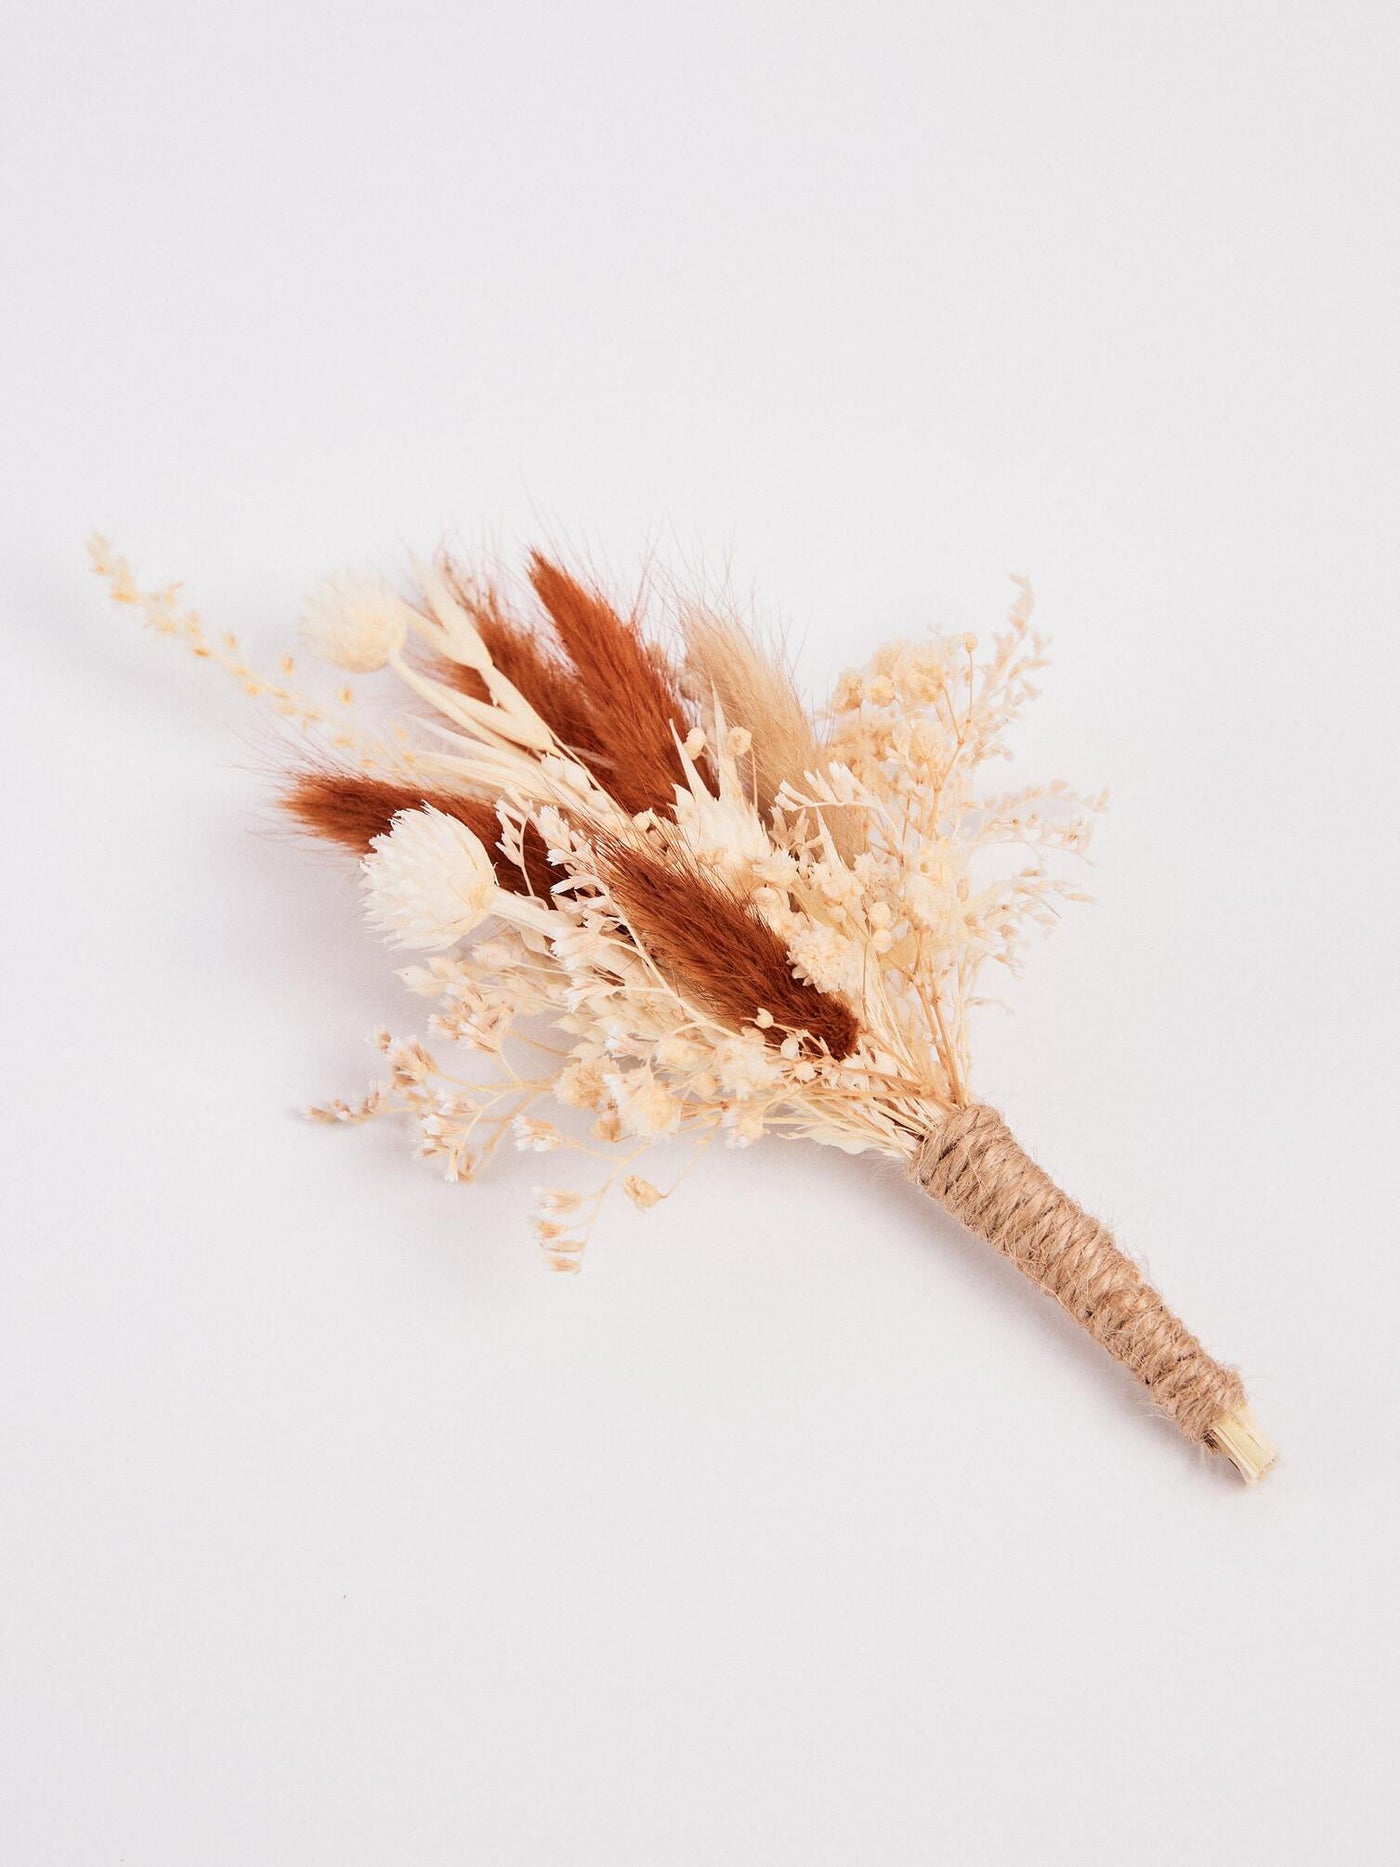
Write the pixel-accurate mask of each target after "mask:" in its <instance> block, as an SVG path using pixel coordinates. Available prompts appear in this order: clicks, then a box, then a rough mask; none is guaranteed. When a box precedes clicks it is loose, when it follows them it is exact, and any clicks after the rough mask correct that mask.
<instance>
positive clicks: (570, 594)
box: [530, 552, 708, 816]
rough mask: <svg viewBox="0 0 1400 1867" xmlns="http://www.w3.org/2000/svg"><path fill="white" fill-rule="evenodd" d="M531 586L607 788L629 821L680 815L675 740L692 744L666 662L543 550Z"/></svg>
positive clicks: (682, 777)
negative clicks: (567, 671)
mask: <svg viewBox="0 0 1400 1867" xmlns="http://www.w3.org/2000/svg"><path fill="white" fill-rule="evenodd" d="M530 582H531V583H532V584H533V586H534V589H535V594H536V596H538V597H539V599H540V602H541V603H542V604H543V605H544V608H545V610H546V612H547V614H548V616H549V619H550V621H551V623H552V624H553V625H554V632H555V634H556V635H557V636H558V638H559V642H560V645H561V647H562V648H563V650H564V653H565V654H566V655H567V656H568V658H569V661H570V662H571V663H572V665H573V669H574V672H575V674H576V675H577V679H578V685H579V688H580V689H581V691H582V693H583V696H584V698H585V701H586V704H587V707H588V713H589V716H590V718H591V719H592V721H593V723H594V728H595V731H596V733H597V737H598V742H599V744H600V745H601V746H602V747H603V748H604V749H605V759H604V770H603V771H602V772H600V773H599V780H600V782H601V783H602V784H603V785H604V786H605V787H606V789H607V790H608V792H609V793H610V795H611V796H612V797H614V798H615V799H616V800H617V802H618V804H620V805H621V807H622V809H623V810H625V811H626V812H627V813H628V814H629V816H630V815H635V814H636V813H637V812H639V811H644V810H654V811H656V812H657V814H658V815H660V816H671V815H673V814H674V810H675V790H676V786H677V785H681V786H682V787H683V786H684V785H685V784H686V782H687V780H686V774H685V769H684V766H683V764H682V762H681V758H680V755H679V753H678V751H677V748H676V740H677V738H678V737H679V738H680V739H684V738H685V736H686V734H687V732H688V731H689V728H690V721H689V720H688V718H687V715H686V707H685V703H684V701H683V700H682V699H681V696H680V693H679V691H678V689H677V687H676V685H675V683H674V681H673V680H672V679H671V678H670V674H669V671H668V669H667V668H666V666H665V663H664V661H663V659H662V658H661V657H660V656H659V655H658V654H657V653H656V652H655V651H654V649H652V648H651V647H650V646H649V645H648V644H647V643H646V642H645V641H643V639H642V636H641V632H640V631H639V630H638V628H637V627H636V625H635V623H632V622H629V621H625V620H624V619H623V618H622V617H621V616H619V615H618V613H617V611H616V610H615V609H614V608H613V607H612V605H611V604H610V603H609V602H608V601H607V599H606V598H605V597H603V596H602V595H600V594H599V593H598V592H597V591H595V590H590V589H588V588H586V587H585V585H583V584H581V583H579V582H578V581H577V579H576V578H573V577H571V576H570V575H569V574H568V572H567V571H564V570H561V569H560V568H559V566H558V565H557V564H554V563H552V562H551V561H550V560H549V559H548V558H546V557H542V556H541V555H540V553H539V552H536V553H535V554H534V556H533V557H532V558H531V560H530ZM704 770H705V773H706V774H707V775H708V766H705V767H704Z"/></svg>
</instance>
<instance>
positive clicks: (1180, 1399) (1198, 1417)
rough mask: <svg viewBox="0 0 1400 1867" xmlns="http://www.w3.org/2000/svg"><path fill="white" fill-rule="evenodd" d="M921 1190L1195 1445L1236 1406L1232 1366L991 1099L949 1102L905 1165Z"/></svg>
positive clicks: (1239, 1396)
mask: <svg viewBox="0 0 1400 1867" xmlns="http://www.w3.org/2000/svg"><path fill="white" fill-rule="evenodd" d="M913 1176H914V1178H915V1180H917V1182H918V1183H919V1185H920V1186H922V1187H923V1189H924V1191H925V1192H926V1193H928V1194H929V1195H930V1196H931V1197H932V1198H934V1199H936V1200H937V1201H938V1202H939V1204H940V1205H942V1206H945V1207H946V1208H947V1209H948V1211H949V1212H951V1213H952V1214H953V1216H954V1217H955V1218H957V1219H960V1220H961V1221H962V1223H963V1224H964V1225H965V1226H966V1227H967V1228H968V1230H969V1231H970V1232H976V1234H977V1235H978V1237H979V1238H984V1239H986V1241H987V1243H988V1244H989V1245H993V1246H995V1248H996V1249H997V1250H998V1251H1000V1252H1001V1253H1002V1254H1003V1255H1004V1256H1006V1257H1008V1258H1010V1259H1011V1261H1012V1263H1013V1264H1016V1265H1018V1266H1019V1267H1020V1269H1021V1270H1023V1271H1024V1272H1025V1274H1026V1276H1027V1277H1029V1278H1030V1279H1031V1281H1032V1283H1036V1284H1039V1286H1040V1288H1041V1289H1042V1290H1045V1291H1048V1292H1049V1294H1050V1295H1051V1296H1052V1297H1054V1298H1055V1300H1056V1302H1058V1303H1062V1304H1063V1305H1064V1307H1065V1308H1066V1309H1067V1310H1068V1311H1069V1313H1070V1315H1071V1316H1073V1317H1075V1318H1076V1320H1077V1321H1079V1322H1081V1323H1083V1325H1084V1327H1085V1328H1086V1329H1087V1330H1088V1331H1089V1333H1090V1335H1091V1336H1093V1338H1094V1340H1095V1341H1096V1342H1100V1343H1102V1345H1103V1346H1104V1347H1105V1348H1106V1349H1107V1350H1108V1352H1109V1354H1110V1355H1113V1356H1115V1357H1116V1358H1117V1360H1119V1361H1121V1362H1122V1363H1123V1365H1124V1367H1125V1368H1129V1369H1131V1371H1132V1372H1133V1373H1134V1374H1135V1375H1136V1376H1137V1378H1138V1379H1139V1380H1140V1381H1141V1382H1142V1383H1143V1384H1144V1386H1146V1387H1147V1388H1148V1390H1149V1391H1150V1392H1151V1395H1152V1398H1153V1399H1154V1400H1155V1401H1156V1402H1157V1404H1158V1406H1160V1407H1161V1408H1162V1409H1163V1411H1164V1412H1166V1413H1168V1414H1170V1416H1171V1417H1172V1419H1173V1420H1175V1421H1176V1423H1177V1425H1178V1426H1179V1427H1180V1428H1181V1430H1182V1432H1183V1433H1185V1435H1186V1437H1187V1438H1188V1439H1190V1440H1194V1441H1195V1442H1196V1443H1197V1444H1200V1443H1201V1442H1203V1441H1205V1440H1206V1439H1207V1438H1208V1436H1209V1434H1210V1429H1211V1428H1212V1426H1214V1425H1216V1424H1217V1423H1218V1422H1219V1421H1220V1420H1221V1418H1222V1416H1223V1415H1226V1414H1230V1413H1233V1412H1235V1411H1236V1410H1237V1409H1239V1408H1241V1407H1243V1406H1244V1404H1245V1391H1244V1383H1243V1382H1242V1381H1241V1380H1240V1377H1239V1376H1238V1375H1237V1374H1236V1373H1235V1371H1234V1369H1233V1368H1225V1367H1222V1366H1221V1364H1220V1363H1219V1362H1218V1361H1215V1360H1213V1359H1212V1358H1211V1356H1209V1355H1208V1354H1207V1353H1206V1352H1205V1350H1204V1349H1203V1348H1202V1347H1201V1345H1200V1343H1199V1342H1198V1341H1197V1340H1196V1338H1195V1336H1194V1335H1192V1334H1191V1332H1190V1330H1189V1329H1187V1328H1186V1327H1185V1325H1184V1324H1183V1323H1181V1322H1179V1321H1178V1320H1177V1318H1176V1317H1175V1316H1173V1315H1172V1313H1171V1311H1170V1310H1169V1309H1168V1308H1167V1306H1166V1304H1165V1303H1164V1302H1163V1301H1162V1299H1161V1297H1159V1296H1158V1294H1157V1292H1156V1291H1155V1290H1154V1289H1153V1288H1152V1286H1151V1284H1149V1283H1148V1282H1147V1280H1146V1278H1145V1277H1144V1276H1143V1274H1142V1272H1141V1271H1140V1270H1139V1269H1138V1267H1137V1265H1136V1264H1134V1263H1133V1261H1132V1259H1131V1258H1129V1257H1125V1256H1124V1254H1123V1253H1122V1252H1121V1251H1120V1250H1119V1249H1118V1247H1117V1245H1115V1244H1114V1242H1113V1236H1112V1234H1111V1233H1110V1232H1109V1231H1108V1229H1107V1227H1105V1226H1103V1225H1100V1224H1099V1222H1098V1220H1097V1219H1091V1218H1090V1217H1089V1215H1088V1214H1087V1213H1086V1212H1084V1211H1082V1210H1081V1208H1080V1207H1078V1206H1077V1205H1076V1204H1075V1203H1074V1201H1073V1200H1072V1199H1070V1198H1069V1197H1068V1195H1066V1194H1064V1193H1062V1192H1061V1191H1060V1189H1059V1187H1057V1186H1056V1185H1055V1183H1054V1181H1053V1180H1051V1179H1050V1178H1049V1176H1048V1175H1047V1174H1045V1173H1044V1172H1042V1170H1041V1169H1040V1168H1039V1167H1037V1166H1036V1164H1035V1162H1034V1161H1033V1160H1032V1159H1031V1158H1030V1157H1029V1155H1027V1154H1026V1153H1024V1152H1023V1150H1022V1149H1021V1147H1020V1146H1019V1144H1018V1143H1017V1141H1016V1138H1015V1136H1014V1135H1013V1134H1012V1133H1011V1131H1010V1129H1009V1128H1008V1127H1007V1126H1006V1123H1005V1122H1004V1121H1003V1120H1002V1119H1001V1116H1000V1115H998V1114H997V1112H996V1110H995V1109H993V1108H988V1107H987V1106H986V1105H985V1104H982V1103H975V1104H974V1105H973V1106H972V1107H971V1108H965V1109H958V1110H956V1111H955V1112H954V1113H953V1114H952V1115H950V1116H949V1117H948V1119H947V1120H946V1121H945V1122H943V1123H942V1124H941V1126H940V1127H939V1128H938V1129H937V1131H936V1132H935V1133H933V1134H931V1135H930V1136H929V1137H928V1139H927V1140H926V1141H925V1142H924V1144H923V1146H922V1148H921V1149H920V1151H919V1153H918V1156H917V1157H916V1159H915V1162H914V1166H913Z"/></svg>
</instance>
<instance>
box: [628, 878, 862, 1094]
mask: <svg viewBox="0 0 1400 1867" xmlns="http://www.w3.org/2000/svg"><path fill="white" fill-rule="evenodd" d="M600 853H601V854H602V858H603V873H604V877H605V879H606V882H607V888H608V893H609V895H610V896H611V897H612V899H613V900H614V901H615V902H616V903H617V905H618V906H619V907H620V908H621V909H622V911H623V913H624V914H625V915H626V917H627V923H628V926H629V927H630V929H631V931H632V934H633V936H634V938H636V939H637V940H638V941H639V942H640V944H641V945H642V946H643V947H644V948H645V950H646V952H647V953H648V954H649V955H650V957H651V958H652V960H654V962H655V963H656V965H657V967H658V969H659V970H660V971H661V972H662V973H664V974H666V975H667V976H668V977H670V978H672V979H674V980H675V981H676V983H677V984H678V985H679V987H680V989H681V990H682V992H684V994H685V995H686V997H687V998H690V999H692V1000H693V1001H694V1002H695V1003H696V1004H698V1005H700V1006H703V1007H704V1009H705V1010H706V1011H709V1012H712V1013H713V1014H714V1016H715V1017H717V1018H718V1019H719V1020H720V1022H721V1023H722V1024H724V1025H727V1026H728V1027H729V1029H730V1030H733V1031H742V1030H744V1029H745V1028H746V1027H749V1026H753V1025H755V1024H759V1025H760V1028H762V1029H763V1034H764V1036H765V1038H766V1039H767V1040H768V1042H769V1043H772V1044H781V1043H782V1042H783V1040H784V1039H785V1038H788V1037H798V1038H800V1039H803V1040H805V1043H804V1048H806V1049H807V1050H809V1051H810V1050H812V1049H813V1048H817V1049H821V1050H825V1051H826V1052H827V1054H828V1055H830V1056H832V1057H834V1058H835V1059H836V1060H837V1061H838V1062H840V1061H841V1060H842V1059H843V1058H845V1057H848V1056H850V1054H851V1052H852V1051H853V1050H854V1049H855V1047H856V1040H857V1038H858V1036H859V1034H860V1032H859V1026H858V1025H857V1022H856V1016H855V1013H854V1012H853V1011H852V1010H851V1008H850V1006H849V1005H847V1004H845V1003H844V1002H843V1001H842V1000H841V999H839V998H837V997H835V996H833V995H832V994H831V993H828V992H821V991H819V990H818V989H817V987H816V986H814V985H810V984H808V983H806V982H805V981H803V980H800V979H796V978H794V977H793V973H792V964H791V961H790V960H789V958H788V953H787V949H786V947H785V946H784V945H783V943H782V941H781V940H780V939H779V938H778V936H777V934H775V933H774V932H773V930H772V928H771V927H769V926H768V925H767V923H766V922H765V921H763V920H762V919H761V918H760V917H759V916H758V915H757V914H755V913H754V912H753V910H752V909H751V908H749V907H748V906H746V905H745V903H744V902H742V901H739V900H737V899H736V898H735V896H734V895H733V894H731V893H730V892H729V890H728V889H726V888H724V887H723V886H721V885H719V884H717V883H715V882H713V881H711V880H710V879H709V878H708V877H707V876H705V875H703V874H702V873H701V871H700V870H699V869H698V868H697V867H695V866H694V864H693V863H689V862H684V861H679V860H676V859H674V858H672V859H670V860H667V861H662V860H659V859H658V858H657V857H655V856H654V855H652V854H650V853H649V852H648V851H645V850H642V849H640V848H632V847H628V846H627V845H625V844H621V843H617V844H612V845H610V846H608V847H607V848H605V849H604V850H603V851H601V852H600Z"/></svg>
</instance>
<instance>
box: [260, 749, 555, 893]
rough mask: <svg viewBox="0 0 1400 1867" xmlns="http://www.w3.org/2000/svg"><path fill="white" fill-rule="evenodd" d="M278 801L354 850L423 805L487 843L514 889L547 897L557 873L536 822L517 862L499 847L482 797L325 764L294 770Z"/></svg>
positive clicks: (503, 882) (363, 849) (505, 883)
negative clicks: (398, 781)
mask: <svg viewBox="0 0 1400 1867" xmlns="http://www.w3.org/2000/svg"><path fill="white" fill-rule="evenodd" d="M281 803H282V808H283V809H284V810H285V811H286V812H287V813H288V815H289V816H291V817H293V818H295V820H296V821H297V823H299V824H300V825H301V827H302V829H304V830H309V831H310V832H311V833H312V835H313V836H319V837H322V838H323V839H324V840H325V841H326V842H329V843H335V844H337V845H338V846H339V847H340V848H341V849H347V850H349V851H350V852H351V853H352V854H353V855H357V856H367V855H368V854H369V852H370V848H371V846H372V844H373V843H374V840H375V838H376V837H380V836H385V835H387V834H388V831H389V828H390V826H391V824H392V823H393V820H394V818H395V817H396V816H397V815H398V814H399V812H400V811H401V810H421V809H422V808H423V807H424V806H425V805H427V806H429V807H430V808H432V809H433V810H437V811H441V812H442V814H443V815H444V816H445V817H455V818H456V820H457V822H458V823H461V824H464V825H465V826H466V828H467V829H469V830H470V831H471V833H472V835H473V836H475V837H478V838H479V839H480V840H481V842H482V843H484V844H485V846H486V848H487V850H488V851H489V852H490V856H491V864H492V867H493V868H494V869H495V871H496V880H497V881H498V882H499V884H500V886H501V887H502V888H506V889H509V890H510V891H511V893H512V894H517V895H523V894H532V895H538V896H541V897H542V898H544V899H548V896H549V891H550V888H551V886H552V884H553V883H554V881H555V880H556V879H557V878H556V877H555V875H554V874H553V872H552V871H551V869H550V866H549V858H548V856H547V854H546V852H545V846H544V838H543V837H542V836H541V835H540V833H539V831H538V830H537V829H536V828H535V826H534V824H532V823H527V824H526V826H525V833H524V836H523V838H522V845H523V849H522V853H523V862H516V861H514V860H513V859H512V858H511V857H509V856H507V855H506V854H505V852H504V851H503V850H502V848H501V847H500V836H501V823H500V819H499V817H498V816H497V814H496V807H495V805H494V804H488V803H486V802H485V801H484V800H483V799H481V798H477V797H459V796H457V795H456V794H455V793H453V792H451V791H437V790H429V789H427V788H425V787H424V786H422V785H413V784H402V783H395V782H394V781H393V780H391V779H388V778H367V777H364V776H362V775H361V774H360V773H358V772H340V771H335V770H332V769H326V770H312V771H303V772H298V773H296V774H295V775H294V776H293V777H291V778H290V779H289V780H288V781H287V783H286V784H285V786H284V788H283V792H282V798H281Z"/></svg>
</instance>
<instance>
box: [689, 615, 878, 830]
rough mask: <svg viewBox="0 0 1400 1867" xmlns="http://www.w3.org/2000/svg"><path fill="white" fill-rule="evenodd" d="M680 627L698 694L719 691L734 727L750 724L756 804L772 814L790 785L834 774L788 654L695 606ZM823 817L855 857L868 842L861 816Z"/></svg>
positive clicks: (704, 696) (826, 813)
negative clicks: (767, 647)
mask: <svg viewBox="0 0 1400 1867" xmlns="http://www.w3.org/2000/svg"><path fill="white" fill-rule="evenodd" d="M681 626H682V628H683V630H684V632H685V667H686V674H687V676H688V680H689V685H690V687H691V689H692V691H693V692H694V693H695V695H696V697H697V699H699V700H700V701H701V703H702V704H704V702H705V701H707V700H708V699H709V698H710V696H712V695H713V697H714V699H715V700H717V701H718V703H719V706H720V708H721V710H722V711H723V714H724V717H725V719H726V721H727V722H728V723H729V725H731V726H742V727H744V728H745V729H746V730H747V732H748V733H749V735H750V737H751V739H752V741H753V746H752V751H751V757H752V760H753V786H754V801H755V803H756V804H757V806H758V810H759V814H760V815H761V816H762V817H764V818H767V817H769V816H771V814H772V810H773V805H774V803H775V802H776V800H777V797H778V793H779V792H780V791H781V789H782V787H783V786H784V784H794V785H797V786H799V787H800V786H801V785H803V784H804V783H805V782H806V780H807V778H808V776H809V775H811V774H815V775H816V776H818V777H826V776H827V775H828V774H829V770H830V767H829V765H828V761H827V756H826V752H825V750H824V748H823V746H822V744H821V741H820V740H819V739H818V737H817V732H816V728H815V726H814V725H813V723H812V716H811V714H810V713H809V712H808V711H807V709H806V707H804V706H803V704H802V701H801V699H800V697H799V695H798V692H797V688H796V685H795V684H794V682H793V678H792V673H791V670H790V669H789V667H788V665H787V662H786V661H785V660H784V659H783V657H782V656H781V654H780V653H778V652H777V651H773V652H769V653H765V652H764V650H763V648H762V647H760V645H759V643H758V642H757V641H755V639H754V637H753V636H752V635H750V634H749V632H748V630H747V629H744V628H741V627H740V626H739V624H738V623H737V622H732V621H729V620H728V619H726V618H725V617H723V616H718V615H716V614H715V612H714V611H713V610H710V609H703V608H698V607H696V608H691V609H689V610H687V611H686V612H685V614H684V616H683V618H682V624H681ZM822 818H823V821H824V822H825V824H826V825H827V828H828V829H829V830H830V832H831V837H832V841H833V842H834V843H835V845H836V847H837V849H838V850H839V851H840V852H841V854H842V856H844V857H845V858H846V860H847V861H850V860H851V858H852V857H853V856H855V855H857V854H858V853H859V851H860V850H861V849H862V848H863V847H864V837H863V835H862V833H861V825H860V823H859V822H858V820H857V818H856V816H855V814H854V813H853V812H851V811H848V810H827V811H824V812H823V813H822Z"/></svg>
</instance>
